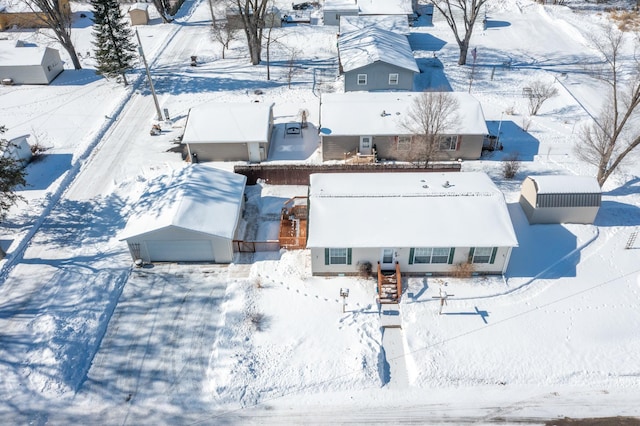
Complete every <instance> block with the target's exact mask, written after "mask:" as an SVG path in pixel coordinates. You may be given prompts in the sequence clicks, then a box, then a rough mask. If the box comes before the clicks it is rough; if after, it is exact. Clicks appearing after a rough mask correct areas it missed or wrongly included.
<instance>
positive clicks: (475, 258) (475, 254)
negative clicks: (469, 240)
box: [472, 247, 493, 263]
mask: <svg viewBox="0 0 640 426" xmlns="http://www.w3.org/2000/svg"><path fill="white" fill-rule="evenodd" d="M478 250H480V251H487V252H488V253H487V254H484V253H482V252H481V253H480V254H478ZM491 253H493V247H476V248H475V249H474V250H473V260H472V263H490V262H491ZM480 258H482V259H480ZM484 258H486V261H485V260H484Z"/></svg>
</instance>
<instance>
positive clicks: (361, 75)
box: [356, 74, 368, 86]
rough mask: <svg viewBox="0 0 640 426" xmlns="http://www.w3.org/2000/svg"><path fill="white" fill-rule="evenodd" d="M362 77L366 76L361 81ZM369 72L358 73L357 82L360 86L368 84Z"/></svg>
mask: <svg viewBox="0 0 640 426" xmlns="http://www.w3.org/2000/svg"><path fill="white" fill-rule="evenodd" d="M360 77H363V78H364V81H363V82H362V83H361V82H360ZM367 80H368V78H367V74H358V77H357V78H356V83H357V84H358V86H366V85H367Z"/></svg>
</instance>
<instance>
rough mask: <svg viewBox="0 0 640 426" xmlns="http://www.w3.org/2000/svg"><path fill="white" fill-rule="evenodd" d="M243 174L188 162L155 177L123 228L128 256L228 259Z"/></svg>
mask: <svg viewBox="0 0 640 426" xmlns="http://www.w3.org/2000/svg"><path fill="white" fill-rule="evenodd" d="M246 182H247V178H246V177H245V176H242V175H238V174H235V173H231V172H227V171H225V170H219V169H215V168H213V167H210V166H208V165H205V164H193V165H189V166H186V167H184V168H183V169H181V170H179V171H177V172H175V173H174V174H173V175H172V176H170V177H164V179H157V180H155V181H154V182H153V184H152V185H151V186H150V187H149V188H148V190H147V192H146V193H145V194H144V195H143V196H142V197H141V198H140V200H139V202H138V204H137V205H136V207H135V208H134V212H133V214H132V215H131V217H130V218H129V220H128V222H127V225H126V227H125V229H124V230H123V231H122V233H121V234H120V235H119V238H120V241H126V242H127V244H128V246H129V251H130V253H131V256H132V258H133V259H134V261H137V260H138V259H139V260H141V261H143V262H144V263H151V262H207V263H230V262H231V261H232V260H233V239H234V238H235V236H236V232H237V230H238V224H239V222H240V220H241V218H242V210H243V208H244V190H245V186H246Z"/></svg>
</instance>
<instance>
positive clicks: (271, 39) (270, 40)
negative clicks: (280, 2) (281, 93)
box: [264, 17, 283, 80]
mask: <svg viewBox="0 0 640 426" xmlns="http://www.w3.org/2000/svg"><path fill="white" fill-rule="evenodd" d="M265 23H266V24H267V37H266V39H265V42H264V47H265V48H266V49H267V80H271V45H273V44H274V43H278V42H279V40H280V38H281V37H282V36H283V34H282V33H281V34H280V35H275V34H274V33H273V27H274V25H275V21H274V20H273V17H272V18H271V19H268V20H267V21H266V22H265Z"/></svg>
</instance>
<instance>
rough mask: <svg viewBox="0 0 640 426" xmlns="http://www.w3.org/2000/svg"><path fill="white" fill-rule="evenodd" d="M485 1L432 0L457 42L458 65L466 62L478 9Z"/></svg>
mask: <svg viewBox="0 0 640 426" xmlns="http://www.w3.org/2000/svg"><path fill="white" fill-rule="evenodd" d="M487 1H489V0H432V3H433V6H434V7H435V8H436V9H438V11H439V12H440V13H442V16H444V19H445V20H446V21H447V24H448V25H449V28H451V30H452V31H453V35H454V37H455V38H456V42H458V47H459V48H460V57H459V58H458V65H464V64H466V63H467V52H468V51H469V41H470V40H471V34H472V33H473V26H474V25H475V23H476V20H477V19H478V16H479V15H480V9H481V8H482V7H483V6H484V5H485V3H486V2H487Z"/></svg>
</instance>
